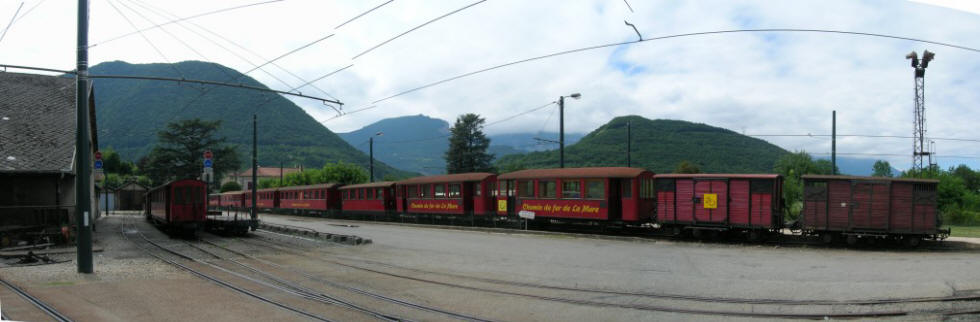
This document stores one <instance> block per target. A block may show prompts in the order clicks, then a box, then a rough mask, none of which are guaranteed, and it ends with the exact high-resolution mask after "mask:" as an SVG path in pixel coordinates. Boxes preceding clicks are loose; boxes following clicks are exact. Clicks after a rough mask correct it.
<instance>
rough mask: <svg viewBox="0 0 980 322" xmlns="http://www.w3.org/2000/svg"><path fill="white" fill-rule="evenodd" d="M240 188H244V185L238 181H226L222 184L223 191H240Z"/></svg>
mask: <svg viewBox="0 0 980 322" xmlns="http://www.w3.org/2000/svg"><path fill="white" fill-rule="evenodd" d="M239 190H242V185H240V184H238V182H234V181H228V182H225V184H223V185H221V192H228V191H239Z"/></svg>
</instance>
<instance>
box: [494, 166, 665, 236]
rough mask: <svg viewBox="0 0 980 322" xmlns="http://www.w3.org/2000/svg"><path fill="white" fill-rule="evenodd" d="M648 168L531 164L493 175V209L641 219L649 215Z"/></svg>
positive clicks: (616, 219)
mask: <svg viewBox="0 0 980 322" xmlns="http://www.w3.org/2000/svg"><path fill="white" fill-rule="evenodd" d="M653 176H654V174H653V172H650V171H647V170H644V169H640V168H626V167H599V168H563V169H533V170H521V171H516V172H510V173H505V174H501V175H500V176H498V177H497V179H498V185H499V192H498V193H497V213H498V214H500V215H508V216H517V215H519V214H520V213H521V212H522V211H523V212H524V213H525V214H526V215H525V216H528V215H529V214H530V213H533V214H534V215H533V217H534V218H537V219H566V220H588V221H610V222H628V223H643V222H647V221H649V220H650V219H651V218H652V217H653V212H654V195H653V189H652V187H653Z"/></svg>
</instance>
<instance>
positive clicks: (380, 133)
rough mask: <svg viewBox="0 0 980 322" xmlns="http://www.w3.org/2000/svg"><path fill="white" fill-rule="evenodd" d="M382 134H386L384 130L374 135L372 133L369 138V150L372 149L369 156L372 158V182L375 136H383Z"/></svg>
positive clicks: (372, 176)
mask: <svg viewBox="0 0 980 322" xmlns="http://www.w3.org/2000/svg"><path fill="white" fill-rule="evenodd" d="M382 135H385V133H384V132H378V133H375V134H374V135H372V136H371V137H370V138H368V150H369V151H370V152H369V153H370V154H369V156H370V158H371V165H370V169H371V179H370V182H374V137H376V136H382ZM362 144H363V143H362Z"/></svg>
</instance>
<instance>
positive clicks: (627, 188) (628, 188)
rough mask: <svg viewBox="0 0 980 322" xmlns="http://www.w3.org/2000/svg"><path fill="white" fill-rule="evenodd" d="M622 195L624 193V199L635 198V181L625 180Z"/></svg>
mask: <svg viewBox="0 0 980 322" xmlns="http://www.w3.org/2000/svg"><path fill="white" fill-rule="evenodd" d="M586 193H588V192H586ZM620 193H622V195H623V199H631V198H633V179H625V180H623V187H622V189H621V190H620ZM599 198H603V197H599Z"/></svg>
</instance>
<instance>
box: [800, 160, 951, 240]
mask: <svg viewBox="0 0 980 322" xmlns="http://www.w3.org/2000/svg"><path fill="white" fill-rule="evenodd" d="M938 185H939V181H938V180H926V179H904V178H901V179H898V178H896V179H893V178H882V177H852V176H829V175H805V176H803V215H802V217H803V218H802V227H803V230H804V232H805V233H807V234H811V235H819V236H821V239H822V240H823V241H824V242H825V243H831V242H833V241H834V240H838V239H840V238H844V239H845V240H846V241H847V243H848V244H849V245H854V244H856V243H857V242H858V241H859V240H860V239H865V240H868V241H871V242H873V241H875V240H878V239H894V240H901V241H902V242H903V243H904V244H906V245H907V246H917V245H918V244H919V243H920V242H921V240H922V239H923V238H929V239H943V238H946V237H948V236H949V229H945V230H944V229H941V228H940V225H941V220H940V218H939V211H938V209H937V203H936V196H937V195H936V187H937V186H938Z"/></svg>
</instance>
